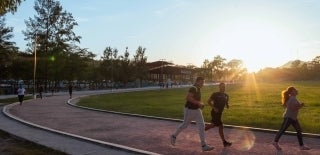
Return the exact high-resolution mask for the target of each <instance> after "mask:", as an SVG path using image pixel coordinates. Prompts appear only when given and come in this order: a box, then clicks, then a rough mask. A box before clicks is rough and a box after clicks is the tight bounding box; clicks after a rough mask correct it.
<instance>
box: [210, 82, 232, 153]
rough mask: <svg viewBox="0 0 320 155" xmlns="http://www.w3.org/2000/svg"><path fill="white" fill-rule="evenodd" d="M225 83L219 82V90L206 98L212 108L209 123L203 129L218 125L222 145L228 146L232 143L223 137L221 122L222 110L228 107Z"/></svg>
mask: <svg viewBox="0 0 320 155" xmlns="http://www.w3.org/2000/svg"><path fill="white" fill-rule="evenodd" d="M225 87H226V86H225V83H220V84H219V91H218V92H214V93H212V94H211V96H210V98H209V99H208V101H207V103H208V104H209V106H210V107H211V108H212V109H211V118H212V120H211V123H210V124H208V125H206V127H205V130H206V131H207V130H209V129H211V128H214V127H216V126H217V127H219V134H220V138H221V140H222V143H223V146H224V147H229V146H231V145H232V143H231V142H228V141H226V139H225V137H224V131H223V123H222V119H221V117H222V112H223V110H224V108H225V107H226V108H227V109H229V96H228V94H226V93H225Z"/></svg>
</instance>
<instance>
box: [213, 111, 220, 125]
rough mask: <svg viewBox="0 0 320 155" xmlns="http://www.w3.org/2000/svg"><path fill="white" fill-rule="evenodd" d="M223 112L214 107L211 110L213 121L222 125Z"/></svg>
mask: <svg viewBox="0 0 320 155" xmlns="http://www.w3.org/2000/svg"><path fill="white" fill-rule="evenodd" d="M221 116H222V113H216V112H215V111H214V110H213V109H212V110H211V118H212V120H211V122H212V123H213V124H214V125H215V126H220V125H222V120H221Z"/></svg>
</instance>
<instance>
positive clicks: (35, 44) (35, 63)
mask: <svg viewBox="0 0 320 155" xmlns="http://www.w3.org/2000/svg"><path fill="white" fill-rule="evenodd" d="M33 46H34V49H33V52H34V65H33V98H34V99H36V98H37V95H36V70H37V33H36V34H35V39H34V45H33Z"/></svg>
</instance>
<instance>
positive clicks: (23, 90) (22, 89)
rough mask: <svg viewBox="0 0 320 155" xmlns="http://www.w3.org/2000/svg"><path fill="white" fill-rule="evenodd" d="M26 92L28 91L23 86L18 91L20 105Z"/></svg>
mask: <svg viewBox="0 0 320 155" xmlns="http://www.w3.org/2000/svg"><path fill="white" fill-rule="evenodd" d="M25 92H26V89H24V88H23V87H22V86H20V87H19V89H18V90H17V93H18V99H19V102H20V105H22V102H23V98H24V93H25Z"/></svg>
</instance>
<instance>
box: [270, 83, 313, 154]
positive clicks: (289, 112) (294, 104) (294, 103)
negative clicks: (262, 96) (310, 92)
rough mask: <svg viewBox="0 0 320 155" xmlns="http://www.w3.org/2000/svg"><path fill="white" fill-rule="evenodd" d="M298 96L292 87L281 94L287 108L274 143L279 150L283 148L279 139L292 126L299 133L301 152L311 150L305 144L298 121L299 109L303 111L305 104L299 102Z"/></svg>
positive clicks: (283, 104)
mask: <svg viewBox="0 0 320 155" xmlns="http://www.w3.org/2000/svg"><path fill="white" fill-rule="evenodd" d="M297 95H298V91H297V90H296V89H295V88H294V87H292V86H291V87H288V88H287V89H286V90H284V91H282V92H281V96H282V106H283V107H284V108H285V111H284V113H283V122H282V125H281V127H280V129H279V131H278V133H277V134H276V137H275V138H274V141H273V143H272V144H273V146H274V147H275V148H276V149H277V150H281V147H280V146H279V143H278V142H279V139H280V137H281V136H282V134H283V133H284V132H285V131H286V130H287V129H288V127H289V126H290V125H292V126H293V128H294V129H295V130H296V132H297V137H298V141H299V145H300V150H310V148H309V147H307V146H305V145H304V144H303V139H302V130H301V127H300V123H299V121H298V112H299V109H301V108H302V107H303V106H304V103H302V102H299V101H298V100H297V98H296V96H297Z"/></svg>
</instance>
